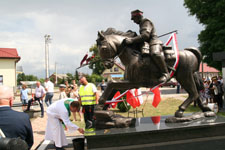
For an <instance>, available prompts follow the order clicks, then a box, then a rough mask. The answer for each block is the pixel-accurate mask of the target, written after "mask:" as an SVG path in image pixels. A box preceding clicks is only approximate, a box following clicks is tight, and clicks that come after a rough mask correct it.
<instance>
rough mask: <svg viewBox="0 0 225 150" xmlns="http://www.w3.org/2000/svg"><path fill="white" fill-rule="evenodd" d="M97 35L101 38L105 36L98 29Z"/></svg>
mask: <svg viewBox="0 0 225 150" xmlns="http://www.w3.org/2000/svg"><path fill="white" fill-rule="evenodd" d="M98 36H99V38H100V39H101V40H102V39H104V38H105V36H104V35H103V34H102V32H99V31H98Z"/></svg>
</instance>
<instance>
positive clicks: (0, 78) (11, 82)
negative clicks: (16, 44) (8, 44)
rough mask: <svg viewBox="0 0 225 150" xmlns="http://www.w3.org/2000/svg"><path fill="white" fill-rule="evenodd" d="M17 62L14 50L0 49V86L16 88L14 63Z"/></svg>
mask: <svg viewBox="0 0 225 150" xmlns="http://www.w3.org/2000/svg"><path fill="white" fill-rule="evenodd" d="M19 60H20V56H19V55H18V52H17V49H16V48H0V85H6V86H10V87H16V63H17V62H18V61H19Z"/></svg>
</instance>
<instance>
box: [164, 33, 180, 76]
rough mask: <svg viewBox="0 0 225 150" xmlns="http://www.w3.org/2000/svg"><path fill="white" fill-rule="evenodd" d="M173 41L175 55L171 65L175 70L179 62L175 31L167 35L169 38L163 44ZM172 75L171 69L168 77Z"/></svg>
mask: <svg viewBox="0 0 225 150" xmlns="http://www.w3.org/2000/svg"><path fill="white" fill-rule="evenodd" d="M171 41H172V42H173V49H174V52H175V55H176V61H175V63H174V65H173V68H174V69H175V70H176V69H177V66H178V63H179V49H178V44H177V36H176V33H172V34H171V35H170V37H169V39H168V40H167V42H166V43H165V45H166V46H167V45H169V44H170V42H171ZM173 75H174V71H171V72H170V77H172V76H173Z"/></svg>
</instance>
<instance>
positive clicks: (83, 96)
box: [79, 76, 99, 129]
mask: <svg viewBox="0 0 225 150" xmlns="http://www.w3.org/2000/svg"><path fill="white" fill-rule="evenodd" d="M80 84H81V85H80V88H79V95H80V97H79V102H80V104H81V105H82V107H83V113H84V120H85V128H86V129H89V128H93V127H94V122H93V121H94V119H93V117H94V106H95V105H96V104H98V100H99V96H98V92H97V88H96V86H95V85H94V84H93V83H88V81H87V79H86V77H84V76H82V77H81V78H80Z"/></svg>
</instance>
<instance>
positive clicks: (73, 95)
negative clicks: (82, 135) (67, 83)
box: [70, 85, 83, 121]
mask: <svg viewBox="0 0 225 150" xmlns="http://www.w3.org/2000/svg"><path fill="white" fill-rule="evenodd" d="M70 98H72V99H74V100H75V101H78V98H79V92H78V89H77V86H73V85H71V91H70ZM78 114H79V117H80V120H81V121H83V119H82V111H81V109H80V111H79V112H78ZM73 117H74V120H75V121H77V119H76V112H73Z"/></svg>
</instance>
